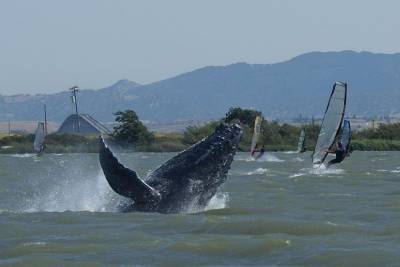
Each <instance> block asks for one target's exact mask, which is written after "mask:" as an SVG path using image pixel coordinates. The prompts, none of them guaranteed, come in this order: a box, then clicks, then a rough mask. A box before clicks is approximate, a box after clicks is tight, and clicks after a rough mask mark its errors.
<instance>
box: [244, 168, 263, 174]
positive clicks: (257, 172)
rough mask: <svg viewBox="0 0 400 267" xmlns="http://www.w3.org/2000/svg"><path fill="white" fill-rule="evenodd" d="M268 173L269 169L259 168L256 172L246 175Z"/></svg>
mask: <svg viewBox="0 0 400 267" xmlns="http://www.w3.org/2000/svg"><path fill="white" fill-rule="evenodd" d="M267 172H268V169H266V168H257V169H255V170H254V171H250V172H248V173H246V175H254V174H260V175H261V174H266V173H267Z"/></svg>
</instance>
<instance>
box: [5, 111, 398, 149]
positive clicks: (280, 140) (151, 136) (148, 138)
mask: <svg viewBox="0 0 400 267" xmlns="http://www.w3.org/2000/svg"><path fill="white" fill-rule="evenodd" d="M115 115H116V121H117V122H118V123H119V124H118V126H116V127H115V128H114V132H113V134H112V135H111V136H110V139H111V142H113V143H115V144H117V145H118V144H119V146H120V147H123V148H124V150H126V151H143V152H179V151H182V150H184V149H186V148H188V147H189V146H191V145H193V144H195V143H196V142H198V141H200V140H201V139H202V138H204V137H206V136H208V135H209V134H211V133H212V132H213V131H214V130H215V127H216V126H217V125H218V124H220V123H222V122H234V121H237V120H240V121H241V123H242V128H243V135H242V139H241V142H240V145H239V150H240V151H248V150H249V148H250V143H251V137H252V133H253V123H254V120H255V117H256V116H257V115H261V113H260V112H258V111H254V110H246V109H241V108H231V109H230V110H229V112H228V113H227V114H226V117H225V118H223V119H221V120H216V121H211V122H208V123H206V124H204V125H201V126H189V127H187V128H186V130H185V131H184V132H183V133H152V132H149V131H148V130H147V128H146V127H145V126H144V125H143V124H142V123H141V122H140V120H139V118H138V116H137V115H136V113H135V112H134V111H132V110H126V111H119V112H117V113H115ZM319 127H320V126H319V125H313V124H304V125H301V126H295V125H289V124H286V123H285V124H279V123H278V122H274V121H266V120H264V119H263V122H262V124H261V135H260V139H259V143H260V144H264V145H265V148H266V150H267V151H294V150H296V149H297V141H298V137H299V133H300V131H301V129H302V128H304V129H305V131H306V144H305V147H306V150H308V151H312V150H313V149H314V146H315V142H316V140H317V136H318V133H319ZM33 139H34V135H33V134H28V135H12V136H4V135H3V137H1V136H0V147H1V149H0V153H12V154H15V153H32V144H33ZM351 144H352V145H353V147H354V150H361V151H368V150H372V151H391V150H392V151H400V123H394V124H385V125H379V126H378V127H377V128H376V129H364V130H361V131H357V132H353V137H352V141H351ZM45 151H46V153H97V152H98V135H93V134H91V135H75V134H49V135H48V136H47V137H46V150H45Z"/></svg>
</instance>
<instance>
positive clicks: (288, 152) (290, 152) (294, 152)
mask: <svg viewBox="0 0 400 267" xmlns="http://www.w3.org/2000/svg"><path fill="white" fill-rule="evenodd" d="M283 153H284V154H296V153H299V152H298V151H285V152H283Z"/></svg>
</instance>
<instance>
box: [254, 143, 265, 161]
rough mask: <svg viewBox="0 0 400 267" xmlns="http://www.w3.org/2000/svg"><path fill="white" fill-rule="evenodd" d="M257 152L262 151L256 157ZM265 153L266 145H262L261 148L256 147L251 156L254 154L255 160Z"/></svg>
mask: <svg viewBox="0 0 400 267" xmlns="http://www.w3.org/2000/svg"><path fill="white" fill-rule="evenodd" d="M256 152H260V153H259V154H258V155H257V156H255V157H254V154H255V153H256ZM264 153H265V147H264V145H263V146H262V147H261V149H260V150H257V149H254V150H253V151H252V152H251V156H252V157H253V158H254V159H255V160H258V159H259V158H261V157H262V156H264Z"/></svg>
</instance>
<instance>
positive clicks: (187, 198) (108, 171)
mask: <svg viewBox="0 0 400 267" xmlns="http://www.w3.org/2000/svg"><path fill="white" fill-rule="evenodd" d="M241 135H242V129H241V128H240V127H239V126H238V125H237V124H226V123H222V124H220V125H219V126H217V128H216V129H215V131H214V133H212V134H211V135H209V136H208V137H206V138H204V139H203V140H201V141H199V142H198V143H196V144H194V145H193V146H191V147H189V148H188V149H186V150H184V151H182V152H181V153H179V154H178V155H176V156H175V157H173V158H171V159H170V160H168V161H166V162H165V163H164V164H162V165H161V166H160V167H158V168H157V169H155V170H154V171H153V172H151V173H150V174H149V175H148V176H147V178H146V179H145V180H142V179H140V178H139V176H138V175H137V173H136V172H135V171H133V170H131V169H128V168H127V167H125V166H124V165H122V164H121V163H120V162H119V161H118V159H117V158H116V157H115V156H114V155H113V153H112V151H111V150H110V148H109V147H108V146H107V144H106V143H105V141H104V139H103V137H101V138H100V151H99V159H100V165H101V168H102V169H103V172H104V175H105V177H106V179H107V181H108V183H109V185H110V186H111V188H112V189H113V190H114V191H115V192H116V193H118V194H120V195H122V196H124V197H127V198H129V199H130V200H131V201H130V203H129V205H127V206H125V207H124V208H123V210H124V211H143V212H160V213H179V212H183V211H185V210H187V208H188V207H193V206H196V207H197V208H199V209H201V208H204V207H206V206H207V204H208V202H209V201H210V200H211V198H212V197H213V196H214V195H215V193H216V192H217V190H218V188H219V187H220V186H221V185H222V184H223V183H224V182H225V181H226V179H227V174H228V170H229V169H230V165H231V163H232V161H233V157H234V155H235V153H236V150H237V148H238V145H239V141H240V137H241Z"/></svg>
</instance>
